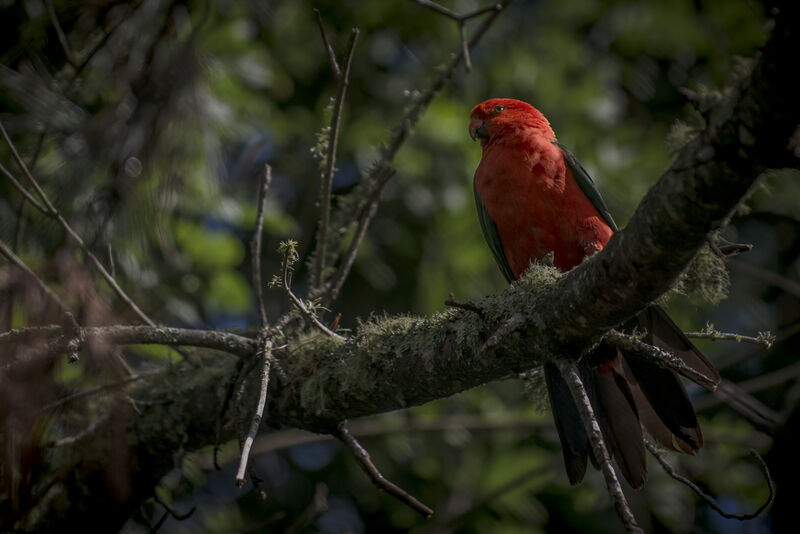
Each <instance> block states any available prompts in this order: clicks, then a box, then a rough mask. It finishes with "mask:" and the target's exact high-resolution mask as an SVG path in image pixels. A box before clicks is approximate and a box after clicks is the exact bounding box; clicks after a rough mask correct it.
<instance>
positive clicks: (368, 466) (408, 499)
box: [334, 422, 433, 518]
mask: <svg viewBox="0 0 800 534" xmlns="http://www.w3.org/2000/svg"><path fill="white" fill-rule="evenodd" d="M334 435H335V436H336V437H337V438H339V439H340V440H341V441H342V443H344V444H345V445H347V448H348V449H350V452H351V453H352V454H353V457H355V459H356V461H357V462H358V465H359V467H361V469H362V470H363V471H364V472H365V473H366V474H367V476H369V478H370V480H372V483H373V484H374V485H375V486H376V487H377V488H378V489H381V490H383V491H385V492H386V493H388V494H389V495H391V496H392V497H394V498H395V499H397V500H399V501H400V502H402V503H404V504H405V505H407V506H408V507H410V508H411V509H413V510H414V511H416V512H419V513H420V514H421V515H422V516H423V517H425V518H430V517H432V516H433V510H432V509H431V508H429V507H428V506H426V505H425V504H423V503H421V502H420V501H418V500H417V499H416V498H415V497H414V496H413V495H410V494H409V493H408V492H407V491H405V490H404V489H403V488H401V487H399V486H398V485H396V484H394V483H393V482H392V481H390V480H387V479H386V477H384V476H383V475H382V474H381V472H380V471H378V468H377V467H375V464H374V463H372V459H371V458H370V457H369V453H368V452H367V450H366V449H365V448H364V447H363V446H362V445H361V443H359V442H358V440H357V439H356V438H355V437H353V435H352V434H351V433H350V431H349V430H347V426H345V423H344V422H341V423H339V426H338V427H337V428H336V432H335V434H334Z"/></svg>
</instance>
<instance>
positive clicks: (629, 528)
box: [556, 360, 644, 534]
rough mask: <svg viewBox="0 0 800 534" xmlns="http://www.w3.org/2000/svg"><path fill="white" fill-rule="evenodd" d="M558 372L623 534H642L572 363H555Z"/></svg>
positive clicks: (562, 361) (560, 361) (561, 361)
mask: <svg viewBox="0 0 800 534" xmlns="http://www.w3.org/2000/svg"><path fill="white" fill-rule="evenodd" d="M556 364H558V369H559V371H560V372H561V376H562V377H564V380H565V381H566V382H567V386H569V391H570V393H572V400H573V401H575V405H576V406H577V407H578V412H579V413H580V414H581V419H582V420H583V426H584V428H585V430H586V435H587V436H588V437H589V443H591V445H592V452H593V454H594V458H595V459H596V460H597V463H598V464H600V465H599V467H600V471H601V472H602V473H603V478H605V480H606V489H607V491H608V495H609V496H610V497H611V501H612V502H613V503H614V509H615V510H616V511H617V515H618V516H619V518H620V520H622V524H623V525H624V526H625V531H626V532H634V533H638V534H644V531H643V530H642V528H641V527H640V526H639V525H638V524H637V523H636V518H635V517H634V516H633V512H632V511H631V507H630V506H629V505H628V500H627V499H626V498H625V493H623V491H622V485H620V483H619V479H618V478H617V473H616V472H615V471H614V466H613V465H611V455H610V454H609V452H608V448H607V447H606V444H605V441H604V440H603V434H602V432H601V431H600V425H599V423H598V422H597V418H596V417H595V415H594V410H593V409H592V403H591V402H590V401H589V395H588V394H587V393H586V388H585V387H584V386H583V381H581V378H580V376H578V370H577V368H576V366H575V362H571V361H566V360H557V361H556Z"/></svg>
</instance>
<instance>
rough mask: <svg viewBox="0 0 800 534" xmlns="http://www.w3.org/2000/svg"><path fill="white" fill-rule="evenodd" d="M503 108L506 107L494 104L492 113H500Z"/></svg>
mask: <svg viewBox="0 0 800 534" xmlns="http://www.w3.org/2000/svg"><path fill="white" fill-rule="evenodd" d="M505 109H506V108H504V107H503V106H495V107H494V109H493V110H492V111H494V113H495V114H497V113H500V112H502V111H505Z"/></svg>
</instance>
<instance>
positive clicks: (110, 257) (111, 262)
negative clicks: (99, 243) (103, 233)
mask: <svg viewBox="0 0 800 534" xmlns="http://www.w3.org/2000/svg"><path fill="white" fill-rule="evenodd" d="M106 252H107V253H108V270H109V272H110V273H111V277H112V278H116V277H117V268H116V266H115V265H114V250H113V249H112V248H111V243H107V244H106Z"/></svg>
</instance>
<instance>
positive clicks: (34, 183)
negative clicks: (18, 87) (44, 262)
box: [0, 121, 155, 326]
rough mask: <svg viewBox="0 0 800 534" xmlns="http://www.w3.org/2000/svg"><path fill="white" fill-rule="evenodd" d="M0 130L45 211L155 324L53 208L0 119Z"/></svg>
mask: <svg viewBox="0 0 800 534" xmlns="http://www.w3.org/2000/svg"><path fill="white" fill-rule="evenodd" d="M0 132H2V134H3V137H4V138H5V140H6V143H8V147H9V148H10V149H11V153H12V154H13V155H14V159H15V160H16V161H17V164H18V165H19V166H20V168H21V169H22V171H23V173H24V174H25V176H26V177H27V178H28V181H29V182H30V183H31V185H32V186H33V188H34V189H35V190H36V193H37V194H38V195H39V198H41V200H42V202H43V203H44V205H45V206H46V208H47V211H49V212H50V214H51V215H52V216H53V217H54V218H55V219H56V220H57V221H58V222H59V223H60V224H61V226H62V227H63V228H64V230H66V232H67V233H68V234H69V235H70V237H72V239H73V240H74V241H75V242H76V243H77V244H78V246H79V247H80V248H81V249H82V250H83V252H84V254H86V256H87V257H88V258H89V259H90V260H91V261H92V263H93V264H94V265H95V267H96V268H97V270H98V271H100V274H101V275H102V276H103V278H105V280H106V282H107V283H108V285H110V286H111V288H112V289H113V290H114V292H115V293H116V294H117V296H119V297H120V298H121V299H122V300H123V301H124V302H125V303H126V304H127V305H128V306H129V307H130V308H131V309H132V310H133V311H134V313H135V314H136V315H138V316H139V318H140V319H141V320H142V321H144V322H145V323H147V324H148V325H150V326H155V323H154V322H153V321H152V320H151V319H150V318H149V317H148V316H147V315H146V314H145V313H144V312H143V311H142V310H141V309H140V308H139V306H137V305H136V303H135V302H133V300H132V299H131V298H130V297H129V296H128V294H127V293H125V291H123V289H122V288H121V287H120V286H119V284H117V281H116V280H115V279H114V277H113V276H111V275H110V274H109V273H108V271H107V270H106V268H105V267H104V266H103V264H102V262H101V261H100V260H99V259H97V256H95V255H94V254H93V253H92V251H91V250H89V247H88V246H86V243H84V241H83V239H82V238H81V236H79V235H78V234H77V233H76V232H75V230H73V229H72V227H71V226H70V225H69V223H67V221H66V219H64V217H63V216H62V215H61V213H60V212H59V211H58V210H57V209H56V208H55V206H54V205H53V203H52V202H50V199H49V198H48V197H47V195H46V194H45V192H44V190H42V188H41V186H39V183H38V182H37V181H36V179H35V178H34V177H33V175H32V174H31V172H30V171H29V170H28V167H27V165H25V162H24V161H23V160H22V158H21V157H20V155H19V152H17V148H16V147H15V146H14V143H13V142H12V141H11V138H10V137H9V136H8V133H7V132H6V129H5V127H3V123H2V121H0Z"/></svg>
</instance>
